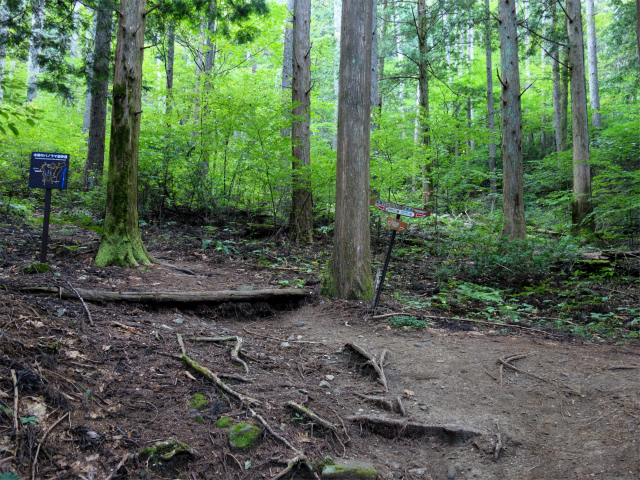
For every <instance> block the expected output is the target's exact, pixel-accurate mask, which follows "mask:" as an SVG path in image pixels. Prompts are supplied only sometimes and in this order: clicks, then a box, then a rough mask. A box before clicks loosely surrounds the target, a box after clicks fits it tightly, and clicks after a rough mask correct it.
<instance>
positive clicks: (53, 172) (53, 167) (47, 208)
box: [29, 152, 70, 263]
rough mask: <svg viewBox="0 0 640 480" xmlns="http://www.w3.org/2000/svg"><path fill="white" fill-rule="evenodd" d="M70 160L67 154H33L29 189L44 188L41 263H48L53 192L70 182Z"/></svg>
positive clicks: (62, 188)
mask: <svg viewBox="0 0 640 480" xmlns="http://www.w3.org/2000/svg"><path fill="white" fill-rule="evenodd" d="M69 158H70V155H69V154H67V153H45V152H33V153H31V166H30V167H29V188H44V189H45V192H44V218H43V219H42V243H41V245H40V263H47V245H48V243H49V217H50V215H51V190H64V189H66V188H67V184H68V182H69Z"/></svg>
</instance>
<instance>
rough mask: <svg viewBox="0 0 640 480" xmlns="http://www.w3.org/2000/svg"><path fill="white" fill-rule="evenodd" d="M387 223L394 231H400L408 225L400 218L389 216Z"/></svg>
mask: <svg viewBox="0 0 640 480" xmlns="http://www.w3.org/2000/svg"><path fill="white" fill-rule="evenodd" d="M387 224H388V225H389V226H390V227H391V228H393V229H394V230H395V231H396V232H402V231H403V230H406V229H407V228H408V227H409V225H408V224H407V223H405V222H403V221H401V220H397V219H395V218H393V217H389V218H387Z"/></svg>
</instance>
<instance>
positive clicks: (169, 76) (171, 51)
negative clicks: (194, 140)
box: [164, 21, 176, 114]
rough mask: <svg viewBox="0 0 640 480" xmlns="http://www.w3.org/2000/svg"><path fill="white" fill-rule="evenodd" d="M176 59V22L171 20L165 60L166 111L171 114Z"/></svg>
mask: <svg viewBox="0 0 640 480" xmlns="http://www.w3.org/2000/svg"><path fill="white" fill-rule="evenodd" d="M175 60H176V24H175V22H174V21H171V22H169V30H168V31H167V58H166V61H165V66H164V70H165V76H166V82H167V97H166V102H165V113H167V114H169V113H170V112H171V109H172V108H173V72H174V64H175Z"/></svg>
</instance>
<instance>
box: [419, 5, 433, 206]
mask: <svg viewBox="0 0 640 480" xmlns="http://www.w3.org/2000/svg"><path fill="white" fill-rule="evenodd" d="M416 31H417V36H418V50H419V52H420V57H419V59H418V104H419V119H420V144H421V145H423V147H424V148H425V150H426V148H427V147H428V146H429V69H428V67H429V62H428V54H429V46H428V44H427V33H428V31H427V7H426V2H425V0H418V18H417V25H416ZM425 153H426V152H425ZM425 157H426V155H425ZM430 177H431V163H430V162H428V161H427V159H426V158H425V161H424V163H423V164H422V204H423V206H424V207H426V205H427V203H429V201H430V195H431V178H430Z"/></svg>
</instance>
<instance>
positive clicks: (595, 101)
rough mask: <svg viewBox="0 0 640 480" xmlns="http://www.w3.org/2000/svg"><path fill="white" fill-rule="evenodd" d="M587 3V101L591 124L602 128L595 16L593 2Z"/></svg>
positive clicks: (589, 0) (591, 0)
mask: <svg viewBox="0 0 640 480" xmlns="http://www.w3.org/2000/svg"><path fill="white" fill-rule="evenodd" d="M586 1H587V54H588V58H589V101H590V102H591V110H593V113H592V114H591V115H592V116H591V122H592V124H593V126H594V127H596V128H600V127H602V117H601V116H600V89H599V88H598V45H597V43H596V15H595V11H594V10H595V8H594V5H593V3H594V0H586Z"/></svg>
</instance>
